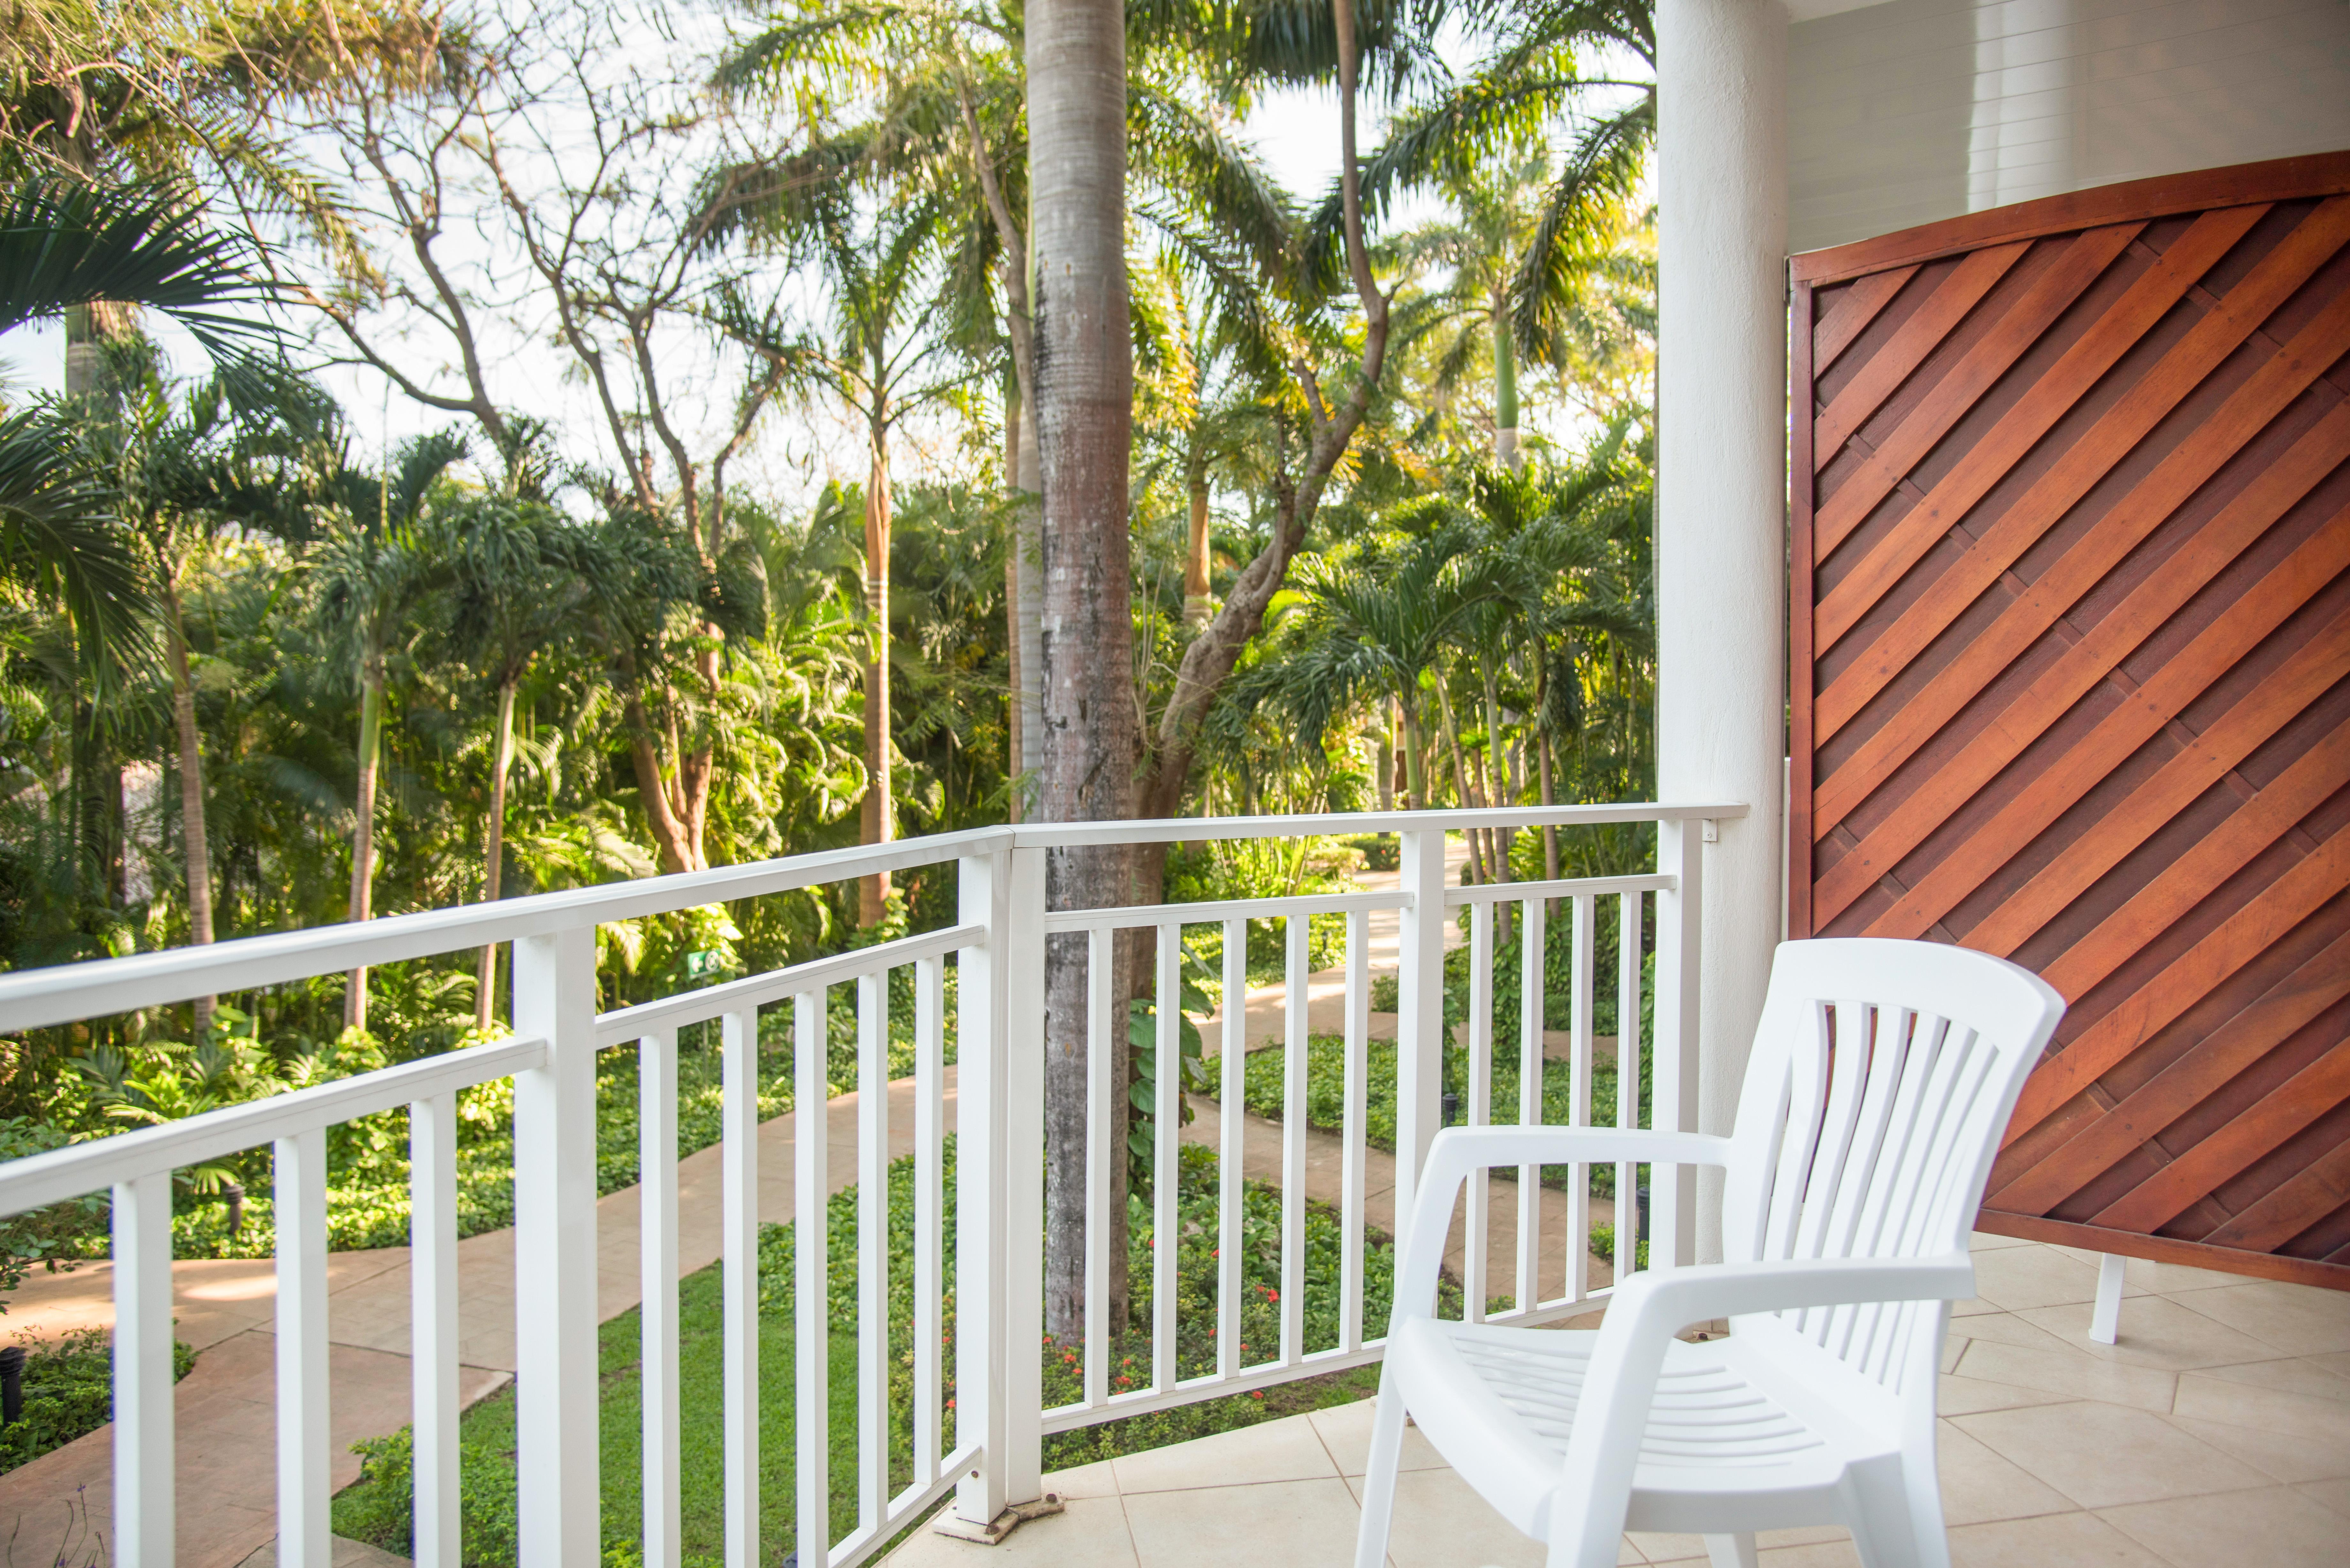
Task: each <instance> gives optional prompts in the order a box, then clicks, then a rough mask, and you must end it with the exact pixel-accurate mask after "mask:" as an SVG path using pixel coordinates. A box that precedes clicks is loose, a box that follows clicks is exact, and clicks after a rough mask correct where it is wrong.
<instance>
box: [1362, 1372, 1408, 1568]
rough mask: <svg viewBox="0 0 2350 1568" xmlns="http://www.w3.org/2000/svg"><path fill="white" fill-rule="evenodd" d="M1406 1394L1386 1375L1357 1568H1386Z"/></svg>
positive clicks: (1367, 1470)
mask: <svg viewBox="0 0 2350 1568" xmlns="http://www.w3.org/2000/svg"><path fill="white" fill-rule="evenodd" d="M1403 1419H1404V1408H1403V1395H1402V1393H1401V1391H1400V1390H1399V1389H1398V1388H1397V1387H1396V1386H1395V1379H1394V1378H1393V1377H1392V1376H1388V1375H1387V1374H1386V1373H1384V1372H1382V1373H1381V1375H1380V1376H1379V1397H1378V1405H1377V1407H1376V1408H1375V1411H1374V1413H1373V1415H1372V1417H1371V1456H1370V1459H1368V1460H1367V1462H1366V1463H1365V1464H1364V1466H1363V1521H1362V1524H1361V1526H1360V1528H1359V1529H1358V1530H1357V1532H1356V1535H1355V1568H1385V1564H1386V1563H1387V1559H1388V1524H1389V1523H1390V1522H1391V1521H1393V1519H1394V1518H1395V1484H1396V1467H1397V1466H1398V1465H1399V1463H1401V1462H1402V1459H1403Z"/></svg>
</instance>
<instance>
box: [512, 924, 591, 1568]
mask: <svg viewBox="0 0 2350 1568" xmlns="http://www.w3.org/2000/svg"><path fill="white" fill-rule="evenodd" d="M514 1026H515V1033H517V1034H521V1035H525V1036H529V1035H536V1036H537V1037H538V1038H540V1039H542V1040H545V1041H546V1063H545V1064H544V1065H541V1066H537V1067H534V1068H532V1069H530V1070H529V1071H528V1072H525V1073H517V1074H515V1102H514V1103H515V1113H514V1116H515V1119H514V1127H515V1152H514V1162H515V1482H516V1490H515V1510H516V1514H517V1522H518V1523H519V1525H520V1534H521V1546H522V1552H521V1557H522V1561H523V1562H524V1563H525V1564H528V1565H529V1568H538V1565H540V1564H554V1563H592V1562H594V1561H595V1560H596V1558H597V1556H598V1553H600V1552H602V1550H603V1542H602V1540H601V1534H602V1531H601V1527H600V1522H599V1516H600V1513H601V1508H600V1500H599V1498H598V1491H597V1485H598V1474H597V1444H598V1419H597V1402H598V1397H599V1396H600V1395H601V1394H602V1392H603V1389H602V1380H601V1379H600V1378H599V1377H598V1376H597V1353H598V1342H597V1334H596V932H595V929H594V928H593V927H592V926H585V925H582V926H572V927H568V928H567V929H563V930H559V931H551V932H547V933H546V934H544V935H540V936H530V937H521V938H517V939H516V940H515V944H514Z"/></svg>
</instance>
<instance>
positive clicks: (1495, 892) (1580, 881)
mask: <svg viewBox="0 0 2350 1568" xmlns="http://www.w3.org/2000/svg"><path fill="white" fill-rule="evenodd" d="M1680 885H1681V883H1680V878H1679V877H1671V876H1659V875H1657V874H1654V873H1650V874H1648V875H1646V876H1638V877H1560V878H1559V879H1558V880H1557V881H1555V882H1485V883H1481V884H1479V885H1478V886H1477V887H1474V888H1446V889H1444V907H1445V908H1446V909H1460V908H1461V906H1462V905H1464V904H1514V903H1517V902H1518V901H1519V900H1521V899H1524V898H1575V897H1577V896H1578V895H1583V894H1590V895H1594V896H1597V897H1602V898H1604V897H1606V896H1607V895H1608V894H1610V893H1669V892H1671V891H1672V890H1673V889H1674V888H1678V887H1679V886H1680Z"/></svg>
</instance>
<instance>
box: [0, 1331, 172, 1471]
mask: <svg viewBox="0 0 2350 1568" xmlns="http://www.w3.org/2000/svg"><path fill="white" fill-rule="evenodd" d="M20 1342H21V1343H22V1344H23V1345H24V1347H25V1413H24V1414H23V1415H22V1416H21V1417H18V1418H17V1419H16V1420H14V1421H11V1422H10V1423H8V1424H7V1425H6V1426H5V1427H0V1472H5V1471H7V1470H13V1469H16V1467H17V1466H18V1465H21V1464H25V1463H27V1462H29V1461H31V1460H33V1459H39V1458H40V1457H41V1456H42V1455H43V1454H46V1453H47V1452H49V1450H51V1449H61V1448H63V1447H65V1446H66V1445H67V1444H68V1443H70V1442H72V1441H73V1440H74V1439H75V1438H78V1437H81V1436H83V1435H85V1434H86V1433H89V1432H95V1431H97V1430H98V1429H99V1428H100V1427H103V1426H105V1425H106V1424H107V1423H108V1422H109V1421H110V1420H112V1419H113V1418H114V1353H113V1348H112V1344H111V1341H110V1338H109V1334H108V1331H107V1330H105V1329H102V1328H86V1329H82V1330H80V1331H79V1332H78V1333H75V1334H67V1335H65V1336H64V1337H62V1338H60V1339H55V1340H49V1341H46V1342H45V1341H40V1340H36V1339H32V1338H30V1337H29V1336H25V1337H22V1338H21V1341H20ZM195 1364H196V1353H195V1352H194V1351H192V1350H191V1349H189V1348H188V1346H187V1345H185V1344H184V1343H182V1342H181V1341H177V1340H174V1341H173V1342H172V1378H173V1380H174V1381H176V1380H178V1379H179V1378H182V1377H185V1376H187V1375H188V1372H189V1369H190V1368H192V1367H193V1366H195Z"/></svg>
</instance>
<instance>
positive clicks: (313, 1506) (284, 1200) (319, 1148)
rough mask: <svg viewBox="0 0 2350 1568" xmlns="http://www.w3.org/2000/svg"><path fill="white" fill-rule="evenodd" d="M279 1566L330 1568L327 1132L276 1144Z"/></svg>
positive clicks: (300, 1135)
mask: <svg viewBox="0 0 2350 1568" xmlns="http://www.w3.org/2000/svg"><path fill="white" fill-rule="evenodd" d="M273 1152H274V1156H275V1166H276V1189H275V1191H274V1195H273V1196H274V1199H275V1203H276V1220H277V1316H276V1329H277V1561H278V1562H279V1563H284V1564H285V1565H286V1568H328V1552H330V1550H331V1547H330V1545H329V1541H328V1537H329V1534H330V1532H328V1528H327V1506H328V1499H329V1498H330V1497H331V1496H332V1495H333V1483H332V1481H331V1480H330V1479H329V1477H328V1466H329V1465H330V1464H331V1463H332V1457H331V1454H330V1452H329V1450H330V1449H331V1447H332V1441H331V1439H330V1438H329V1437H328V1428H327V1420H328V1410H327V1133H326V1129H325V1128H324V1127H312V1128H311V1129H310V1130H309V1131H307V1132H299V1133H296V1134H295V1135H294V1136H293V1137H281V1138H279V1139H277V1140H276V1147H275V1149H274V1151H273Z"/></svg>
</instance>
